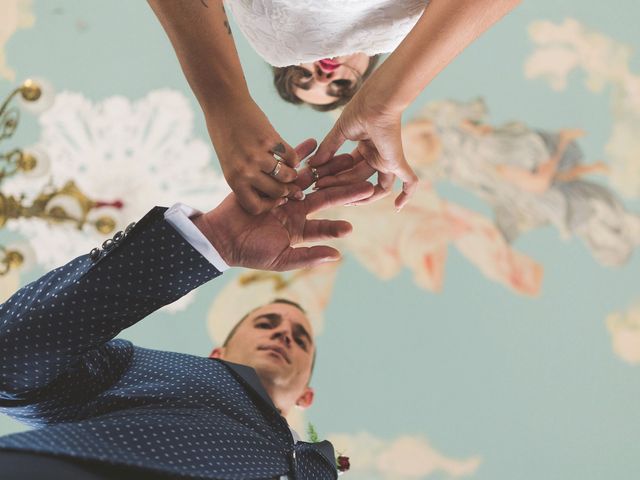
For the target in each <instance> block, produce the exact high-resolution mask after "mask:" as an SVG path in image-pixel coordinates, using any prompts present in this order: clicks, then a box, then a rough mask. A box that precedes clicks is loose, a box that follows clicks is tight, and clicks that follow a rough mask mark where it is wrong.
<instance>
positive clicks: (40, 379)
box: [0, 207, 220, 406]
mask: <svg viewBox="0 0 640 480" xmlns="http://www.w3.org/2000/svg"><path fill="white" fill-rule="evenodd" d="M165 210H166V209H164V208H160V207H156V208H154V209H153V210H151V211H150V212H149V213H148V214H147V215H146V216H145V217H144V218H143V219H141V220H140V221H139V222H138V223H137V224H136V225H135V227H133V228H132V229H131V230H130V231H129V232H128V233H126V234H125V235H124V236H118V235H116V236H115V237H114V239H113V240H112V241H110V242H109V241H108V242H106V243H105V244H104V245H103V247H104V249H103V250H102V251H101V252H98V254H97V255H96V254H95V253H96V252H93V253H94V254H93V255H84V256H81V257H78V258H76V259H74V260H72V261H71V262H69V263H68V264H66V265H64V266H62V267H60V268H57V269H55V270H53V271H51V272H49V273H47V274H46V275H44V276H43V277H41V278H40V279H38V280H36V281H35V282H33V283H31V284H29V285H27V286H25V287H23V288H22V289H20V290H19V291H18V292H16V293H15V294H14V295H13V296H12V297H11V298H10V299H9V300H7V301H6V302H5V303H4V304H2V305H0V406H2V405H4V406H8V404H9V403H13V402H16V403H18V404H20V403H23V402H25V401H28V400H29V398H32V397H34V395H35V396H38V395H39V392H43V391H46V390H47V389H49V388H51V386H52V385H56V384H60V382H61V381H62V382H63V383H64V378H65V377H66V376H68V375H70V372H74V371H77V370H78V369H80V370H83V369H84V370H86V368H85V367H86V365H85V364H86V363H87V361H89V363H90V364H91V365H93V366H95V367H97V368H98V370H103V371H104V370H109V369H110V368H112V367H114V366H116V365H115V364H119V363H123V362H122V361H121V360H122V358H124V357H123V355H122V352H120V353H121V354H120V357H122V358H119V357H118V355H117V352H118V351H120V350H123V349H121V348H111V347H112V346H115V345H114V344H113V342H109V340H111V339H113V338H114V337H115V336H116V335H117V334H118V333H119V332H120V331H121V330H123V329H125V328H127V327H129V326H131V325H133V324H135V323H136V322H138V321H139V320H141V319H143V318H145V317H146V316H147V315H149V314H150V313H152V312H153V311H155V310H157V309H159V308H161V307H162V306H164V305H167V304H169V303H172V302H174V301H175V300H177V299H179V298H180V297H182V296H183V295H185V294H186V293H188V292H189V291H191V290H193V289H195V288H197V287H198V286H200V285H202V284H203V283H206V282H207V281H209V280H211V279H213V278H215V277H217V276H219V275H220V272H219V271H218V270H217V269H216V268H215V267H214V266H213V265H212V264H211V263H210V262H209V261H208V260H207V259H206V258H204V257H203V256H202V255H200V254H199V253H198V252H197V251H196V250H195V249H194V248H193V247H192V246H191V245H190V244H189V243H188V242H187V241H186V240H185V239H184V238H183V237H182V236H181V235H180V234H179V233H178V232H177V231H176V230H175V229H174V228H173V227H172V226H171V225H170V224H169V223H167V222H166V220H165V219H164V216H163V214H164V211H165ZM107 342H109V343H108V344H107ZM125 350H126V349H125ZM101 352H102V353H101ZM109 352H112V353H114V354H116V355H115V356H113V354H112V355H111V356H110V357H109V355H106V354H107V353H109ZM103 353H104V354H103ZM105 355H106V356H105ZM124 363H126V362H124ZM91 365H90V367H91ZM122 367H123V366H121V367H120V368H122ZM91 368H92V369H93V370H96V369H95V368H93V367H91ZM91 368H90V369H91ZM96 373H97V374H96V375H93V377H95V378H96V379H99V378H100V377H102V375H100V372H99V371H97V372H96ZM96 381H98V380H96ZM100 381H102V380H100ZM90 387H91V385H87V388H88V389H90Z"/></svg>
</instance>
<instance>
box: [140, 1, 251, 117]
mask: <svg viewBox="0 0 640 480" xmlns="http://www.w3.org/2000/svg"><path fill="white" fill-rule="evenodd" d="M148 1H149V5H150V6H151V8H152V9H153V11H154V12H155V14H156V16H157V17H158V19H159V20H160V23H161V24H162V26H163V27H164V29H165V31H166V32H167V35H168V37H169V39H170V40H171V43H172V45H173V48H174V49H175V51H176V55H177V56H178V60H179V61H180V65H181V66H182V70H183V72H184V74H185V76H186V78H187V81H188V82H189V85H190V86H191V89H192V90H193V93H194V94H195V96H196V98H197V99H198V102H199V103H200V106H201V107H202V110H203V111H204V113H205V115H207V118H208V120H211V119H212V118H215V117H224V112H225V110H226V105H229V104H230V102H237V101H239V100H244V99H246V98H248V97H249V91H248V89H247V83H246V81H245V78H244V74H243V71H242V66H241V64H240V59H239V58H238V52H237V50H236V46H235V43H234V41H233V36H232V35H231V29H230V27H229V22H228V19H227V15H226V12H225V10H224V6H223V4H222V1H221V0H148Z"/></svg>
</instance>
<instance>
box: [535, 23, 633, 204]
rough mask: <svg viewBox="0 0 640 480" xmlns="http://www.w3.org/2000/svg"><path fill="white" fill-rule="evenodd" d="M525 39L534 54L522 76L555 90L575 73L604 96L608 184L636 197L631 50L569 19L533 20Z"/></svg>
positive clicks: (564, 84)
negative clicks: (607, 123) (610, 120)
mask: <svg viewBox="0 0 640 480" xmlns="http://www.w3.org/2000/svg"><path fill="white" fill-rule="evenodd" d="M529 35H530V37H531V39H532V40H533V42H534V44H535V50H534V52H533V53H532V54H531V56H530V57H529V58H528V60H527V62H526V64H525V74H526V76H527V77H528V78H541V79H543V80H545V81H546V82H547V83H548V84H549V85H550V86H551V88H553V89H554V90H558V91H560V90H564V89H566V87H567V80H568V77H569V75H570V74H571V73H572V72H573V71H574V70H579V71H582V72H583V73H584V74H585V75H586V77H585V85H586V87H587V88H588V89H589V90H591V91H592V92H594V93H601V92H603V91H606V92H610V100H611V103H610V108H611V115H612V117H613V125H612V129H611V132H612V133H611V136H610V138H609V140H608V142H607V145H606V147H605V152H606V155H607V157H608V159H609V161H610V163H611V184H612V185H613V186H614V187H616V188H617V189H619V190H620V192H621V193H623V194H625V195H627V196H634V197H637V196H640V136H638V134H637V132H638V131H640V75H638V74H636V73H633V72H632V71H631V69H630V64H631V55H632V53H633V51H632V48H631V47H630V46H629V45H625V44H622V43H620V42H617V41H616V40H614V39H612V38H610V37H607V36H606V35H604V34H602V33H599V32H597V31H595V30H592V29H589V28H587V27H585V26H584V25H582V24H581V23H580V22H578V21H577V20H573V19H567V20H565V21H564V22H562V23H559V24H555V23H553V22H548V21H538V22H534V23H532V24H531V26H530V27H529Z"/></svg>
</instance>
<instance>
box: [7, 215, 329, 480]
mask: <svg viewBox="0 0 640 480" xmlns="http://www.w3.org/2000/svg"><path fill="white" fill-rule="evenodd" d="M164 210H165V209H163V208H159V207H156V208H155V209H153V210H151V211H150V212H149V213H148V214H147V215H146V216H145V217H144V218H143V219H142V220H140V222H138V223H137V224H136V225H135V227H133V228H132V229H131V230H130V231H129V232H128V233H126V234H125V235H116V236H115V237H114V240H115V241H112V242H111V243H108V244H106V245H105V249H104V251H102V252H98V254H97V255H96V252H93V255H91V256H89V255H85V256H82V257H78V258H76V259H75V260H73V261H71V262H69V263H68V264H66V265H65V266H63V267H60V268H58V269H55V270H53V271H51V272H49V273H48V274H46V275H44V276H43V277H42V278H40V279H39V280H37V281H35V282H33V283H31V284H29V285H27V286H25V287H24V288H22V289H21V290H19V291H18V292H17V293H16V294H14V295H13V296H12V297H11V298H10V299H9V300H8V301H7V302H6V303H4V304H3V305H1V306H0V411H1V412H2V413H5V414H7V415H10V416H12V417H13V418H16V419H18V420H20V421H23V422H25V423H27V424H29V425H31V426H32V427H34V428H33V429H32V430H30V431H27V432H22V433H17V434H13V435H7V436H4V437H0V449H9V450H22V451H30V452H41V453H46V454H52V455H59V456H66V457H74V458H79V459H90V460H98V461H103V462H106V463H110V464H119V465H130V466H135V467H141V468H146V469H150V470H156V471H159V472H165V473H169V474H173V475H176V476H178V477H185V478H210V479H229V480H231V479H242V480H246V479H273V478H278V477H279V476H280V475H290V476H291V477H292V478H296V479H309V480H324V479H335V478H336V477H337V472H336V468H335V457H334V452H333V447H332V446H331V444H330V443H329V442H322V443H316V444H309V443H306V442H298V443H295V444H294V440H293V438H292V435H291V432H290V430H289V428H288V426H287V423H286V421H285V420H284V418H282V417H281V416H280V414H279V413H278V411H277V410H276V409H275V407H274V406H273V404H272V402H271V400H270V398H269V397H268V395H267V394H266V392H265V391H264V389H263V388H262V386H261V385H260V381H259V380H258V377H257V376H256V374H255V371H254V370H253V369H251V368H249V367H245V366H242V365H235V364H232V363H229V362H223V361H220V360H214V359H209V358H202V357H196V356H192V355H184V354H179V353H173V352H161V351H155V350H148V349H144V348H139V347H136V346H134V345H133V344H131V343H130V342H128V341H125V340H120V339H118V340H113V338H114V337H115V336H116V335H117V334H118V333H119V332H120V331H121V330H123V329H125V328H127V327H129V326H131V325H133V324H134V323H136V322H138V321H139V320H141V319H142V318H144V317H146V316H147V315H148V314H150V313H151V312H153V311H155V310H156V309H158V308H160V307H162V306H163V305H166V304H168V303H171V302H173V301H175V300H177V299H178V298H180V297H181V296H183V295H184V294H186V293H187V292H189V291H190V290H192V289H194V288H196V287H198V286H199V285H202V284H203V283H205V282H207V281H208V280H210V279H212V278H215V277H217V276H219V275H220V272H218V271H217V270H216V269H215V268H214V267H213V266H212V265H211V264H210V263H209V262H208V261H207V260H206V259H205V258H203V257H202V256H201V255H200V254H199V253H198V252H196V251H195V250H194V249H193V248H192V247H191V245H189V244H188V243H187V242H186V241H185V240H184V239H183V238H182V237H181V236H180V235H179V234H178V233H177V232H176V230H174V229H173V227H171V226H170V225H169V224H168V223H167V222H166V221H165V220H164V217H163V213H164Z"/></svg>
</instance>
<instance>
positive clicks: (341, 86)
mask: <svg viewBox="0 0 640 480" xmlns="http://www.w3.org/2000/svg"><path fill="white" fill-rule="evenodd" d="M368 66H369V57H368V56H367V55H366V54H364V53H354V54H352V55H345V56H343V57H334V58H326V59H323V60H318V61H316V62H313V63H302V64H300V68H302V69H303V70H304V72H303V74H302V78H301V79H300V80H299V81H298V84H297V86H295V87H294V89H293V94H294V95H295V96H296V97H298V98H299V99H300V100H302V101H303V102H305V103H310V104H313V105H327V104H329V103H333V102H335V101H336V100H337V99H338V98H340V97H341V96H342V95H340V91H341V90H349V89H350V88H351V87H353V86H354V85H355V84H356V82H357V81H358V78H360V77H362V75H363V74H364V73H365V72H366V71H367V67H368Z"/></svg>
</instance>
